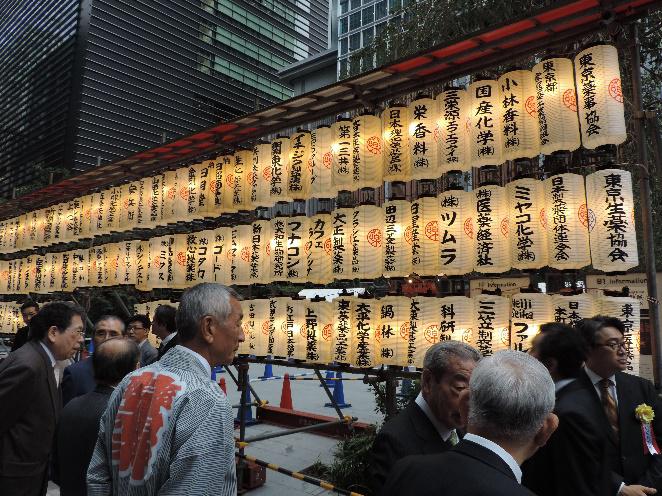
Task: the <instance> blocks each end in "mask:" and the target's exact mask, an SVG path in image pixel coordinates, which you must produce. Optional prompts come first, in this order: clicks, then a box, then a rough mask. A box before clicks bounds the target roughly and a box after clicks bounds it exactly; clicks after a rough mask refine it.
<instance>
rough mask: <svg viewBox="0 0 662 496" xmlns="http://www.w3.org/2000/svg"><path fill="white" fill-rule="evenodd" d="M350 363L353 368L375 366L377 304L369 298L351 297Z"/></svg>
mask: <svg viewBox="0 0 662 496" xmlns="http://www.w3.org/2000/svg"><path fill="white" fill-rule="evenodd" d="M351 300H352V336H351V341H350V350H351V352H350V363H351V365H352V366H354V367H358V368H369V367H374V366H375V365H376V357H375V332H376V331H377V329H378V328H379V320H380V319H379V311H380V305H379V302H378V301H377V300H376V299H374V298H372V297H370V298H365V297H363V296H358V297H353V298H351Z"/></svg>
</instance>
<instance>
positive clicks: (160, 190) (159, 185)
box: [145, 174, 165, 227]
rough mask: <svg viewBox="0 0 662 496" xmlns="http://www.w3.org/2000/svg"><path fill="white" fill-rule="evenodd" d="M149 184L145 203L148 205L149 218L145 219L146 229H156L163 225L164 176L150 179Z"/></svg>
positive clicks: (157, 175)
mask: <svg viewBox="0 0 662 496" xmlns="http://www.w3.org/2000/svg"><path fill="white" fill-rule="evenodd" d="M149 179H150V180H149V181H148V182H147V185H146V186H147V191H146V192H145V201H146V203H147V216H146V218H145V227H156V226H157V225H161V222H162V220H163V211H164V207H165V205H164V191H165V188H164V185H163V179H164V175H163V174H156V175H154V176H152V177H151V178H149Z"/></svg>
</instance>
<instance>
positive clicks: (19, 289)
mask: <svg viewBox="0 0 662 496" xmlns="http://www.w3.org/2000/svg"><path fill="white" fill-rule="evenodd" d="M24 265H25V260H24V259H22V258H17V259H15V260H14V273H15V274H16V275H15V278H14V284H13V292H14V293H18V294H21V293H23V272H24V271H23V266H24ZM58 282H59V276H58Z"/></svg>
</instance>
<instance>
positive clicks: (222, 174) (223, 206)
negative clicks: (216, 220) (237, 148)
mask: <svg viewBox="0 0 662 496" xmlns="http://www.w3.org/2000/svg"><path fill="white" fill-rule="evenodd" d="M215 173H216V178H215V179H213V180H212V183H211V190H212V193H213V194H214V212H213V213H214V214H215V215H219V214H221V213H233V212H236V211H237V209H236V208H234V206H233V204H232V201H233V197H234V155H232V154H227V153H226V154H224V155H219V156H218V157H216V169H215Z"/></svg>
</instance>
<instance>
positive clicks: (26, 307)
mask: <svg viewBox="0 0 662 496" xmlns="http://www.w3.org/2000/svg"><path fill="white" fill-rule="evenodd" d="M38 311H39V305H37V303H35V302H34V301H32V300H28V301H26V302H25V303H23V304H22V305H21V317H23V322H25V327H21V328H20V329H19V330H18V331H16V336H14V342H13V343H12V345H11V351H16V350H18V349H19V348H20V347H21V346H23V345H24V344H25V343H27V342H28V341H29V337H28V332H29V329H30V328H29V324H30V319H31V318H32V317H34V316H35V315H37V312H38Z"/></svg>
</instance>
